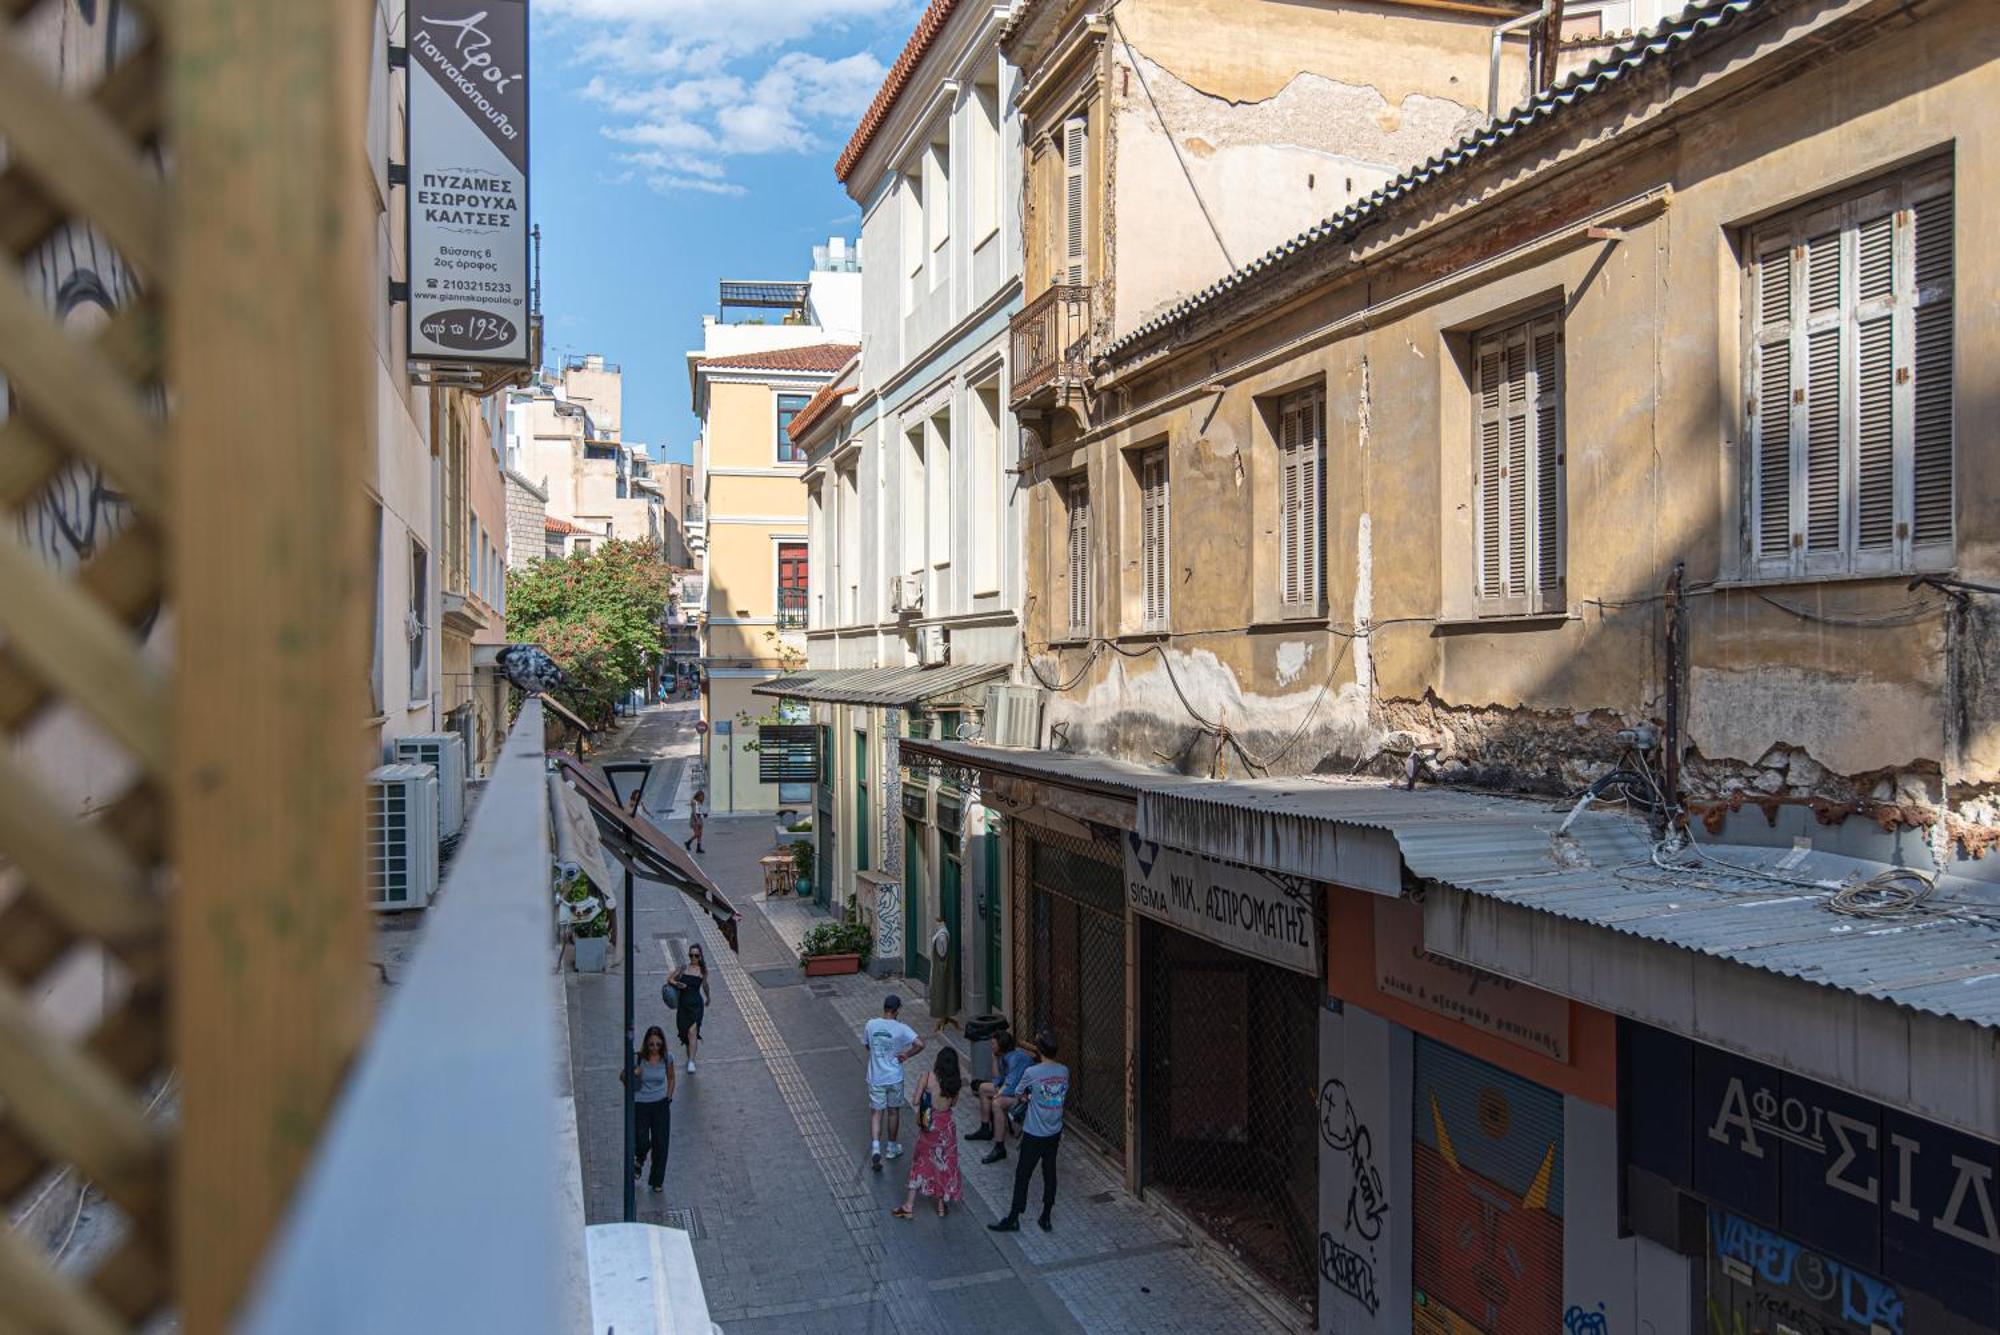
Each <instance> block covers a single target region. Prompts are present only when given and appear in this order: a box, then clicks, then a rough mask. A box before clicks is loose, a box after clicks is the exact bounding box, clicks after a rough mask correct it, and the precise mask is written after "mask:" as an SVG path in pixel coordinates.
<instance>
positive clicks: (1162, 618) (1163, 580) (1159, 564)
mask: <svg viewBox="0 0 2000 1335" xmlns="http://www.w3.org/2000/svg"><path fill="white" fill-rule="evenodd" d="M1139 515H1140V535H1139V536H1140V554H1141V558H1142V559H1141V567H1142V579H1141V583H1142V585H1143V589H1142V604H1143V606H1142V609H1141V616H1142V619H1143V620H1144V621H1145V623H1146V625H1148V626H1162V625H1165V624H1166V620H1167V547H1168V541H1169V538H1168V532H1167V451H1166V447H1164V446H1161V447H1159V448H1157V449H1152V450H1148V451H1147V452H1146V453H1145V454H1143V455H1141V456H1140V459H1139Z"/></svg>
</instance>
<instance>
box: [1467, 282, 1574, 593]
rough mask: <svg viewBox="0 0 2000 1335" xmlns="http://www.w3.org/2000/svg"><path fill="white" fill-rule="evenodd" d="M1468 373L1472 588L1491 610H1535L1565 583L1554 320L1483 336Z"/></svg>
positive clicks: (1558, 325) (1557, 324) (1558, 348)
mask: <svg viewBox="0 0 2000 1335" xmlns="http://www.w3.org/2000/svg"><path fill="white" fill-rule="evenodd" d="M1474 368H1475V374H1476V376H1477V385H1476V394H1477V404H1476V407H1477V411H1476V412H1475V414H1474V418H1475V421H1474V438H1473V473H1474V478H1473V490H1474V500H1475V504H1474V525H1475V530H1476V531H1475V542H1474V548H1475V551H1476V552H1477V560H1478V569H1477V572H1476V587H1477V590H1478V593H1479V596H1480V597H1481V598H1482V599H1485V600H1487V603H1488V610H1489V611H1503V612H1530V611H1536V610H1540V608H1541V601H1542V600H1543V599H1545V598H1558V597H1559V596H1560V592H1561V588H1562V580H1563V562H1564V556H1563V544H1564V541H1565V521H1564V517H1563V509H1564V505H1565V503H1566V488H1565V485H1564V481H1563V448H1564V447H1563V428H1562V322H1561V319H1560V318H1559V317H1557V316H1554V315H1549V316H1544V317H1542V318H1540V319H1537V320H1533V321H1530V322H1528V323H1525V324H1518V325H1514V326H1513V327H1511V328H1508V329H1502V330H1496V331H1495V332H1493V333H1491V334H1487V335H1485V336H1483V337H1482V338H1480V339H1479V340H1478V341H1477V343H1476V344H1475V345H1474ZM1503 600H1504V605H1501V603H1502V601H1503Z"/></svg>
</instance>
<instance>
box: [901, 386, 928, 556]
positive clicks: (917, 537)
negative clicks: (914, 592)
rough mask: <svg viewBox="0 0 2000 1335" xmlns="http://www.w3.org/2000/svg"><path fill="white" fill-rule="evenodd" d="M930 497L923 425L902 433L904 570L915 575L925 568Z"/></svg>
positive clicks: (919, 424) (920, 424)
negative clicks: (925, 465) (925, 471)
mask: <svg viewBox="0 0 2000 1335" xmlns="http://www.w3.org/2000/svg"><path fill="white" fill-rule="evenodd" d="M928 496H929V493H928V492H927V491H926V490H925V485H924V425H923V423H921V422H920V423H918V424H917V425H916V426H914V427H912V428H910V430H908V431H906V432H904V433H903V496H902V513H903V522H902V524H901V525H900V527H901V529H902V537H903V542H902V547H903V550H902V568H903V570H904V571H906V572H909V573H913V574H914V573H917V572H919V571H921V570H923V568H924V523H925V520H926V519H927V518H928V512H927V510H926V509H925V506H926V505H927V504H928Z"/></svg>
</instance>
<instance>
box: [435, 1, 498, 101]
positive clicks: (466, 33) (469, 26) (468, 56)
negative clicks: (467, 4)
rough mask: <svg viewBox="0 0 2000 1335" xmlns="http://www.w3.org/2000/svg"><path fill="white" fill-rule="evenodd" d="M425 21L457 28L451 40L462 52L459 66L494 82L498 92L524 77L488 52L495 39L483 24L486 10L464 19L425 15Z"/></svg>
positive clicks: (493, 84)
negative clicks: (494, 58)
mask: <svg viewBox="0 0 2000 1335" xmlns="http://www.w3.org/2000/svg"><path fill="white" fill-rule="evenodd" d="M421 21H422V22H423V23H425V24H428V25H430V26H431V27H434V28H448V29H454V30H456V36H455V37H453V38H452V39H451V40H452V45H453V49H454V50H456V51H457V53H458V64H459V67H460V68H461V69H462V70H463V71H464V72H465V73H466V74H467V75H468V76H477V77H478V78H480V79H483V80H485V81H486V82H487V83H489V84H491V85H492V87H493V91H494V92H496V93H504V92H506V91H507V87H508V85H510V84H512V83H514V82H516V81H517V80H519V79H520V77H521V76H520V75H519V74H509V73H507V72H506V71H505V70H503V69H501V68H500V67H499V66H498V65H496V64H494V63H493V57H492V56H491V55H490V54H488V48H490V47H491V46H492V45H493V39H492V38H491V37H489V36H487V33H486V29H485V28H484V27H482V26H481V25H482V24H484V23H485V22H486V11H485V10H483V9H482V10H480V11H479V12H478V13H477V14H470V15H467V16H466V17H465V18H462V19H441V18H432V17H430V16H429V15H423V16H421Z"/></svg>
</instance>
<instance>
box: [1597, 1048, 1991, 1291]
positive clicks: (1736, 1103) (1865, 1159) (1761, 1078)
mask: <svg viewBox="0 0 2000 1335" xmlns="http://www.w3.org/2000/svg"><path fill="white" fill-rule="evenodd" d="M1621 1061H1622V1062H1623V1065H1624V1071H1623V1078H1624V1082H1625V1089H1624V1092H1623V1096H1622V1099H1623V1102H1624V1105H1625V1106H1624V1109H1623V1114H1624V1123H1625V1138H1624V1152H1625V1159H1626V1162H1627V1163H1628V1164H1629V1165H1630V1166H1632V1167H1635V1168H1641V1169H1644V1170H1645V1171H1647V1172H1650V1173H1653V1174H1655V1175H1657V1176H1659V1177H1662V1178H1664V1179H1666V1180H1667V1181H1669V1182H1671V1183H1673V1184H1675V1185H1676V1186H1679V1187H1681V1188H1682V1189H1684V1190H1686V1191H1689V1192H1692V1193H1694V1194H1695V1195H1697V1196H1700V1197H1702V1198H1704V1199H1706V1200H1708V1201H1711V1202H1713V1203H1714V1204H1716V1205H1720V1206H1723V1207H1725V1208H1726V1209H1727V1210H1729V1211H1731V1212H1733V1213H1734V1214H1735V1215H1737V1216H1740V1217H1742V1218H1745V1219H1748V1220H1750V1221H1753V1222H1755V1223H1757V1224H1761V1225H1764V1226H1766V1227H1769V1228H1771V1229H1774V1230H1776V1231H1777V1232H1778V1233H1780V1234H1782V1235H1784V1236H1785V1237H1787V1238H1791V1239H1794V1240H1796V1241H1797V1242H1798V1243H1801V1244H1803V1245H1805V1246H1806V1247H1809V1248H1812V1249H1814V1250H1816V1251H1819V1252H1823V1253H1825V1254H1826V1255H1828V1256H1831V1257H1835V1258H1838V1259H1839V1260H1842V1261H1845V1262H1847V1263H1848V1264H1849V1265H1852V1266H1857V1267H1860V1268H1861V1269H1863V1270H1865V1271H1867V1272H1869V1273H1871V1274H1875V1275H1879V1276H1881V1277H1882V1278H1884V1279H1886V1280H1888V1281H1890V1282H1891V1283H1893V1284H1897V1285H1901V1286H1904V1287H1906V1288H1909V1289H1914V1290H1917V1291H1919V1292H1922V1293H1926V1294H1929V1295H1931V1296H1932V1297H1934V1298H1935V1299H1937V1300H1938V1301H1939V1302H1940V1303H1942V1304H1943V1305H1944V1306H1946V1307H1948V1308H1950V1309H1951V1310H1953V1311H1955V1312H1958V1313H1960V1314H1961V1315H1964V1316H1966V1317H1970V1318H1973V1319H1975V1320H1979V1321H1983V1322H1986V1323H1988V1324H1990V1325H1993V1326H1996V1327H2000V1145H1995V1144H1993V1143H1992V1142H1990V1141H1985V1140H1980V1139H1978V1138H1977V1137H1975V1136H1969V1135H1966V1134H1965V1133H1963V1132H1960V1131H1955V1130H1953V1129H1951V1128H1950V1127H1945V1126H1940V1125H1939V1124H1937V1123H1936V1122H1931V1121H1927V1120H1925V1119H1923V1118H1920V1117H1917V1116H1914V1115H1912V1114H1910V1113H1908V1112H1905V1111H1903V1110H1901V1109H1897V1108H1891V1107H1887V1106H1885V1105H1883V1104H1880V1103H1876V1102H1874V1101H1873V1100H1870V1099H1864V1098H1860V1097H1858V1096H1856V1095H1853V1094H1850V1093H1847V1092H1846V1091H1845V1090H1840V1089H1835V1088H1833V1087H1831V1086H1829V1085H1824V1084H1821V1083H1819V1082H1818V1081H1814V1080H1808V1079H1806V1078H1805V1077H1804V1076H1799V1075H1793V1074H1791V1073H1790V1072H1788V1071H1782V1070H1780V1069H1778V1068H1777V1067H1774V1066H1767V1065H1765V1064H1764V1063H1762V1062H1757V1061H1752V1060H1750V1059H1748V1058H1746V1057H1739V1056H1736V1055H1734V1054H1732V1053H1728V1052H1724V1051H1722V1050H1720V1049H1718V1048H1711V1047H1708V1046H1706V1045H1705V1044H1700V1043H1694V1042H1690V1041H1689V1040H1687V1039H1684V1038H1681V1037H1679V1036H1677V1035H1674V1034H1669V1033H1666V1032H1664V1031H1662V1030H1658V1029H1652V1028H1649V1027H1647V1026H1644V1025H1639V1024H1633V1023H1629V1022H1628V1023H1624V1024H1622V1025H1621Z"/></svg>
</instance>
